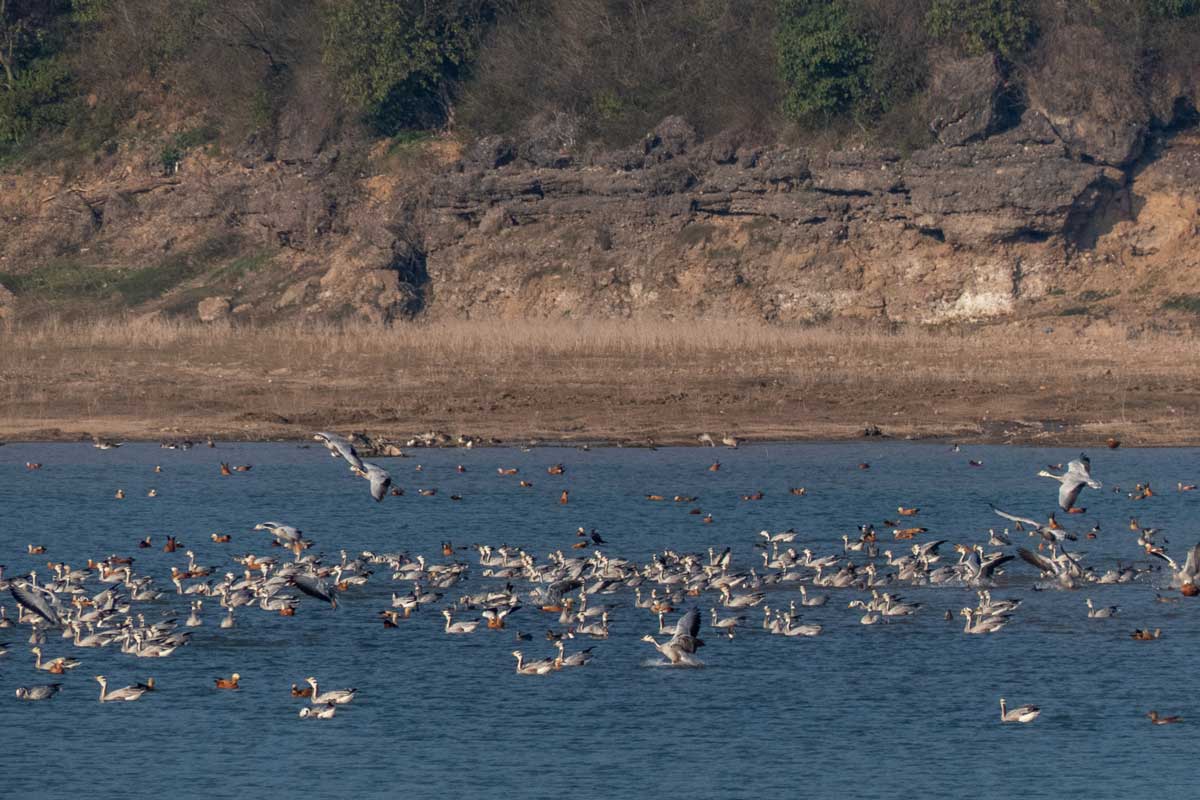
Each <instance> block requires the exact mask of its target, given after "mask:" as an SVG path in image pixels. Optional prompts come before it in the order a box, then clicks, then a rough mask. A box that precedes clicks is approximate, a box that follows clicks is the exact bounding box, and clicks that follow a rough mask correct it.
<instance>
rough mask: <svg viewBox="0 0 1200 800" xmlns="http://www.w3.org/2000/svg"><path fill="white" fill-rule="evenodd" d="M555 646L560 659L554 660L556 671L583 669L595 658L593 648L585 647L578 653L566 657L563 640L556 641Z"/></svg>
mask: <svg viewBox="0 0 1200 800" xmlns="http://www.w3.org/2000/svg"><path fill="white" fill-rule="evenodd" d="M554 646H555V647H556V648H558V657H557V658H555V659H554V665H555V669H562V668H563V667H582V666H583V665H584V664H587V663H588V662H589V661H591V660H592V658H593V656H592V648H591V647H585V648H584V649H583V650H580V651H579V652H578V653H572V654H571V655H569V656H564V655H563V648H564V645H563V642H562V639H559V640H557V641H555V642H554Z"/></svg>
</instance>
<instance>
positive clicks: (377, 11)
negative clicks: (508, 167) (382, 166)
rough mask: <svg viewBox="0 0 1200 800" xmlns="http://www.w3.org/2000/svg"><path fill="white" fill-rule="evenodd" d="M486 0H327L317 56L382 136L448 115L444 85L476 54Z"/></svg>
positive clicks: (488, 8)
mask: <svg viewBox="0 0 1200 800" xmlns="http://www.w3.org/2000/svg"><path fill="white" fill-rule="evenodd" d="M493 15H494V3H493V2H492V0H443V2H437V3H429V2H424V1H423V0H346V1H345V2H341V3H336V4H331V6H330V10H329V13H328V17H327V20H326V32H325V43H324V58H325V62H326V64H328V65H329V66H330V67H332V68H333V70H334V72H335V74H336V76H337V78H338V80H339V83H340V86H341V89H342V92H343V94H344V96H345V98H346V99H347V100H348V101H349V102H350V104H351V105H352V106H353V107H355V108H357V109H358V110H360V111H361V112H363V114H364V115H365V117H366V118H367V120H368V121H369V122H371V123H372V125H373V126H374V127H375V128H376V129H377V130H378V131H380V132H382V133H394V132H395V131H397V130H400V129H402V128H405V127H414V126H422V125H430V124H431V123H435V121H437V120H439V119H441V118H444V117H445V116H447V115H448V114H449V113H450V108H449V90H450V86H451V84H452V82H454V81H455V80H457V79H459V78H460V77H462V76H463V75H464V74H465V72H466V70H467V69H468V67H469V66H470V64H471V62H472V60H473V59H474V57H475V53H476V50H477V48H478V46H479V40H480V36H481V33H482V31H483V28H484V26H485V25H486V24H487V23H488V22H489V21H490V20H491V19H492V17H493Z"/></svg>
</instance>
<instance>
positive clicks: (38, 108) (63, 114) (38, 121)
mask: <svg viewBox="0 0 1200 800" xmlns="http://www.w3.org/2000/svg"><path fill="white" fill-rule="evenodd" d="M72 82H73V81H72V77H71V73H70V71H69V70H68V69H67V66H66V64H65V63H64V62H63V61H62V60H61V59H58V58H47V59H39V60H37V61H34V62H32V63H30V64H27V65H26V66H25V67H24V69H22V70H21V72H20V73H19V74H18V76H17V78H16V80H14V81H13V83H12V84H11V85H10V86H8V87H7V88H6V89H0V144H15V143H17V142H20V141H21V140H23V139H24V138H25V137H26V136H28V135H29V134H31V133H35V132H37V131H40V130H44V129H46V128H50V127H61V126H62V125H64V124H65V123H66V121H67V117H68V115H69V109H68V108H67V105H66V104H67V101H68V100H69V99H70V98H71V97H72V95H73V92H72Z"/></svg>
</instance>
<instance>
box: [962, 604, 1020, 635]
mask: <svg viewBox="0 0 1200 800" xmlns="http://www.w3.org/2000/svg"><path fill="white" fill-rule="evenodd" d="M959 613H960V614H962V615H963V616H964V617H966V618H967V624H966V625H965V626H963V633H972V634H979V633H995V632H996V631H998V630H1000V629H1001V628H1003V627H1004V626H1005V625H1007V624H1008V618H1007V617H991V616H984V615H982V614H979V612H978V611H976V610H975V609H973V608H964V609H963V610H962V611H960V612H959Z"/></svg>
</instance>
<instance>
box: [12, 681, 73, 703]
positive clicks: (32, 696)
mask: <svg viewBox="0 0 1200 800" xmlns="http://www.w3.org/2000/svg"><path fill="white" fill-rule="evenodd" d="M61 691H62V684H61V683H44V684H41V685H38V686H18V687H17V699H18V700H49V699H50V698H51V697H54V695H56V694H58V693H59V692H61Z"/></svg>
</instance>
